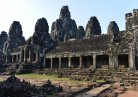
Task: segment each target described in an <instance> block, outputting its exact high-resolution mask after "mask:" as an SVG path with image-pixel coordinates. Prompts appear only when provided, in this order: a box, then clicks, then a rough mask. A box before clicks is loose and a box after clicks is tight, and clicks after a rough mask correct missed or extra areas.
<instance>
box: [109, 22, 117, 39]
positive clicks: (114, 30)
mask: <svg viewBox="0 0 138 97" xmlns="http://www.w3.org/2000/svg"><path fill="white" fill-rule="evenodd" d="M107 30H108V32H107V33H108V34H113V35H114V37H117V35H118V32H119V27H118V25H117V23H116V22H115V21H111V22H110V24H109V26H108V29H107Z"/></svg>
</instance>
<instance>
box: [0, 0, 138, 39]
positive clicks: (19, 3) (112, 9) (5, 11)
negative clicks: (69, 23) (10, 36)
mask: <svg viewBox="0 0 138 97" xmlns="http://www.w3.org/2000/svg"><path fill="white" fill-rule="evenodd" d="M65 5H68V6H69V10H70V12H71V18H72V19H74V20H75V21H76V23H77V26H80V25H82V26H84V28H85V27H86V24H87V22H88V21H89V19H90V17H91V16H96V17H97V18H98V20H99V22H100V25H101V29H102V33H107V27H108V25H109V23H110V21H116V22H117V24H118V26H119V28H120V30H125V14H126V13H129V12H132V10H133V9H138V1H137V0H0V32H1V31H3V30H4V31H6V32H8V31H9V28H10V25H11V23H12V22H13V21H19V22H20V23H21V25H22V30H23V36H24V37H25V38H26V39H28V38H29V37H30V36H32V35H33V33H34V27H35V23H36V21H37V19H39V18H42V17H45V18H46V19H47V21H48V24H49V33H50V32H51V25H52V22H54V21H55V20H56V19H58V18H59V14H60V9H61V7H62V6H65Z"/></svg>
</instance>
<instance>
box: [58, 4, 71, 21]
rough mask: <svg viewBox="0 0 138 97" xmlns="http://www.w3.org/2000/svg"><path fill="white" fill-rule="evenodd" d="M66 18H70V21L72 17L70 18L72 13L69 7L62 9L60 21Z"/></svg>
mask: <svg viewBox="0 0 138 97" xmlns="http://www.w3.org/2000/svg"><path fill="white" fill-rule="evenodd" d="M65 18H68V19H70V18H71V16H70V11H69V8H68V6H63V7H62V8H61V11H60V16H59V19H62V20H63V19H65Z"/></svg>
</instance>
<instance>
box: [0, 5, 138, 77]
mask: <svg viewBox="0 0 138 97" xmlns="http://www.w3.org/2000/svg"><path fill="white" fill-rule="evenodd" d="M125 19H126V25H125V26H126V30H123V31H120V30H119V27H118V25H117V23H116V22H115V21H111V22H110V23H109V26H108V28H107V33H106V34H102V30H101V26H100V22H99V21H98V19H97V17H96V16H93V17H91V18H90V20H89V21H88V23H87V25H86V27H85V28H86V29H84V27H83V26H77V24H76V22H75V20H74V19H72V18H71V14H70V11H69V8H68V6H63V7H62V8H61V11H60V15H59V18H58V19H56V20H55V21H54V22H53V24H52V27H51V32H50V33H49V25H48V23H47V20H46V19H45V18H40V19H38V20H37V22H36V24H35V27H34V34H33V35H32V36H31V37H30V38H29V39H28V40H25V38H24V36H23V31H22V26H21V24H20V22H18V21H14V22H13V23H12V24H11V26H10V29H9V32H8V34H7V33H6V32H4V31H3V32H1V34H0V68H1V72H9V73H11V72H15V73H31V72H37V73H45V74H58V75H62V76H63V77H68V76H69V77H71V76H75V75H81V76H88V77H92V76H93V75H92V74H96V72H97V71H98V70H101V71H102V70H104V71H107V73H109V72H110V73H111V72H112V73H113V72H118V71H119V72H121V73H120V74H124V72H129V73H133V72H136V71H137V69H138V10H137V9H134V10H133V13H127V14H126V15H125ZM122 72H123V73H122ZM97 74H98V73H97Z"/></svg>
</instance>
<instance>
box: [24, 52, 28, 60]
mask: <svg viewBox="0 0 138 97" xmlns="http://www.w3.org/2000/svg"><path fill="white" fill-rule="evenodd" d="M26 61H27V58H26V49H24V62H26Z"/></svg>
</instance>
